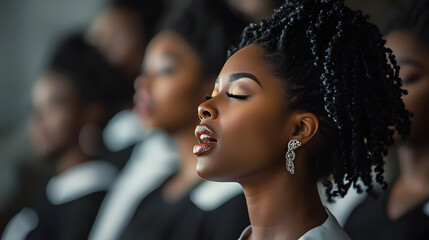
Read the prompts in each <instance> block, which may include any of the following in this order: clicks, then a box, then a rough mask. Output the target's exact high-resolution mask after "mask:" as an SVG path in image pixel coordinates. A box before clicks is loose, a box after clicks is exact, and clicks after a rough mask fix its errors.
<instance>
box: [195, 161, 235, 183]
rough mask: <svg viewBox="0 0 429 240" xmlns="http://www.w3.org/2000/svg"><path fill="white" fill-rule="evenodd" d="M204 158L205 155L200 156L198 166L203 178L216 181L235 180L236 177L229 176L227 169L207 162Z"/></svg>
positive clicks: (199, 173) (198, 171)
mask: <svg viewBox="0 0 429 240" xmlns="http://www.w3.org/2000/svg"><path fill="white" fill-rule="evenodd" d="M202 158H204V157H198V163H197V167H196V170H197V173H198V175H199V176H200V177H201V178H203V179H205V180H209V181H215V182H235V179H234V178H232V177H228V173H227V172H226V171H222V170H221V169H220V168H217V167H215V166H213V165H211V164H207V163H206V162H205V160H204V159H202Z"/></svg>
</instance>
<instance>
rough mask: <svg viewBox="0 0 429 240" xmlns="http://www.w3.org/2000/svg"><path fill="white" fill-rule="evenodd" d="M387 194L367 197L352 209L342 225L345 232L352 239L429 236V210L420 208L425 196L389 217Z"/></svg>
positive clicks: (368, 239) (367, 239) (391, 238)
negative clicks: (408, 207) (400, 213)
mask: <svg viewBox="0 0 429 240" xmlns="http://www.w3.org/2000/svg"><path fill="white" fill-rule="evenodd" d="M388 196H389V191H388V192H386V193H384V194H383V195H382V196H381V197H380V198H379V199H378V200H374V199H373V198H370V197H368V198H367V199H366V200H365V201H364V202H363V203H362V204H360V205H359V206H358V207H357V208H356V209H354V210H353V212H352V213H351V215H350V217H349V219H348V220H347V222H346V225H345V227H344V229H345V230H346V232H347V234H349V236H350V237H351V238H352V239H355V240H360V239H365V240H371V239H374V240H384V239H386V240H387V239H389V240H395V239H398V240H399V239H407V240H408V239H413V240H419V239H429V216H428V213H429V211H427V210H425V209H424V208H425V205H426V204H429V202H428V201H429V199H426V200H425V201H423V202H421V203H420V204H418V205H417V206H415V207H414V208H412V209H410V210H409V211H408V212H406V213H404V214H403V215H402V216H400V217H399V218H398V219H395V220H391V219H390V218H389V216H388V215H387V201H388ZM426 208H427V206H426Z"/></svg>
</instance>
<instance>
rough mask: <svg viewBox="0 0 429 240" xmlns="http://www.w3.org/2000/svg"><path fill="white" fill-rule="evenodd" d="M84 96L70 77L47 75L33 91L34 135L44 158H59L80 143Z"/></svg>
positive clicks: (55, 74) (34, 140)
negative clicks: (82, 97)
mask: <svg viewBox="0 0 429 240" xmlns="http://www.w3.org/2000/svg"><path fill="white" fill-rule="evenodd" d="M79 100H80V97H79V95H78V93H77V91H76V90H75V89H74V87H73V86H72V85H71V83H70V81H69V80H68V79H67V77H66V76H63V75H61V74H57V73H47V74H45V75H44V76H42V77H41V78H40V79H39V80H38V81H37V83H36V85H35V87H34V92H33V109H34V110H33V118H32V121H31V135H32V140H33V142H34V145H35V147H36V149H37V150H38V151H39V152H40V153H41V154H42V155H44V156H51V157H52V156H56V155H58V154H59V153H61V151H63V150H65V149H66V148H67V147H69V146H70V145H72V144H75V143H77V141H78V132H79V129H80V124H79V122H80V121H79V117H78V116H79V115H80V107H81V103H80V102H79Z"/></svg>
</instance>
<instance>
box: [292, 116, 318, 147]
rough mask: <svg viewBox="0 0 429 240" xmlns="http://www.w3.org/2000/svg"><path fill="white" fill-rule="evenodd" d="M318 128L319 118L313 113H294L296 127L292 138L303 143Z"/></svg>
mask: <svg viewBox="0 0 429 240" xmlns="http://www.w3.org/2000/svg"><path fill="white" fill-rule="evenodd" d="M318 129H319V119H318V118H317V116H316V115H315V114H313V113H300V114H297V115H296V127H295V132H294V133H293V139H296V140H298V141H300V142H301V143H303V144H305V143H307V142H309V141H310V140H311V139H312V138H313V137H314V135H315V134H316V132H317V130H318Z"/></svg>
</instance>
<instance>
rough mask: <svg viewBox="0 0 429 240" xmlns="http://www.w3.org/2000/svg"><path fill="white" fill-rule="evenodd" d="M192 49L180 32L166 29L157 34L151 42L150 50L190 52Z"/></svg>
mask: <svg viewBox="0 0 429 240" xmlns="http://www.w3.org/2000/svg"><path fill="white" fill-rule="evenodd" d="M190 51H192V49H191V48H190V46H189V45H188V44H187V43H186V42H185V40H184V39H183V38H182V37H181V36H179V35H178V34H176V33H174V32H172V31H164V32H161V33H159V34H157V35H156V36H155V37H154V38H153V39H152V41H151V42H150V43H149V46H148V52H150V53H152V54H153V53H155V52H156V53H164V52H174V53H185V54H186V53H189V52H190Z"/></svg>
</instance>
